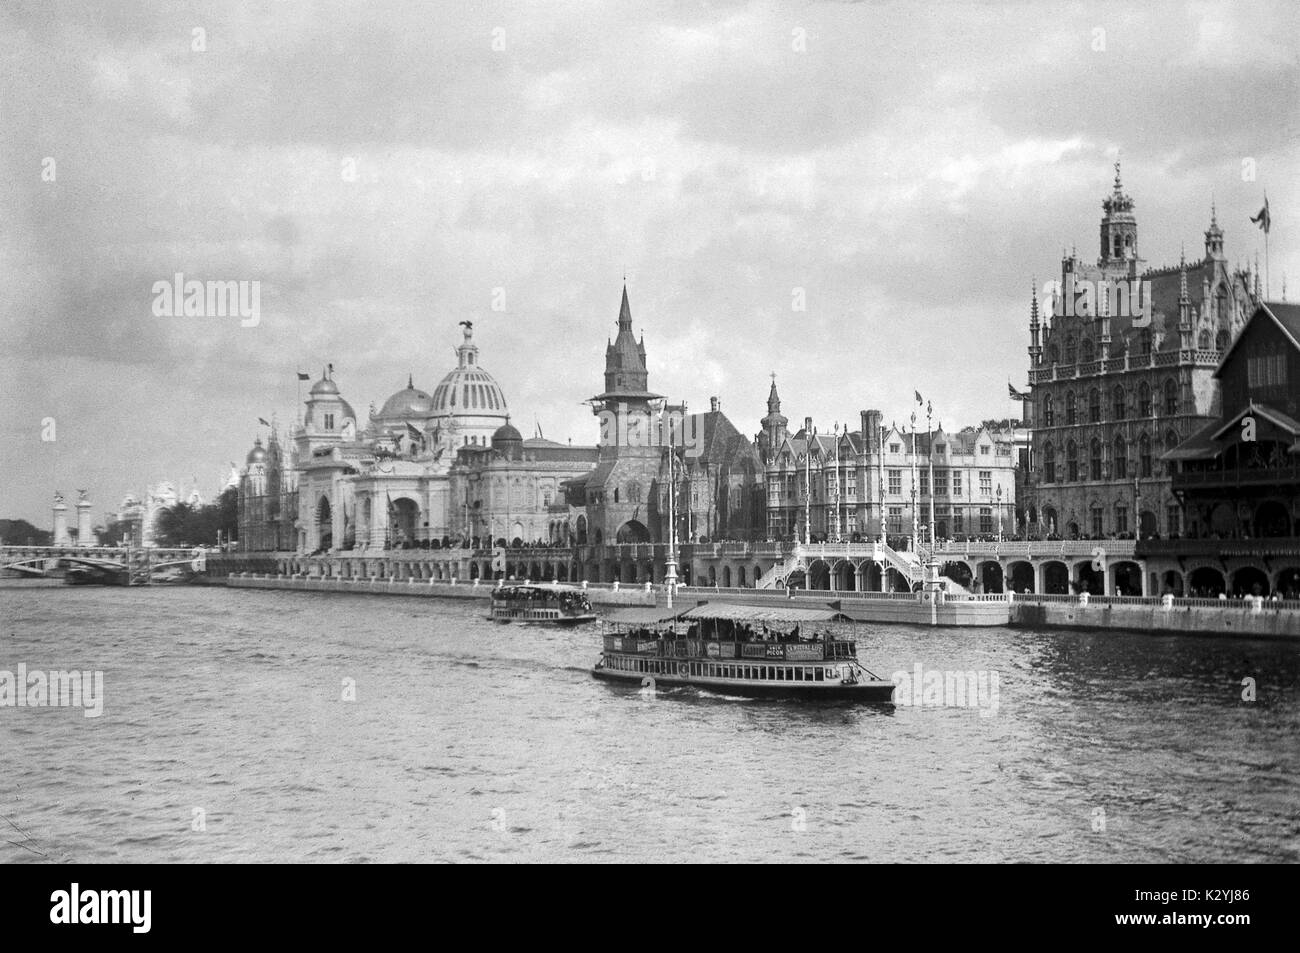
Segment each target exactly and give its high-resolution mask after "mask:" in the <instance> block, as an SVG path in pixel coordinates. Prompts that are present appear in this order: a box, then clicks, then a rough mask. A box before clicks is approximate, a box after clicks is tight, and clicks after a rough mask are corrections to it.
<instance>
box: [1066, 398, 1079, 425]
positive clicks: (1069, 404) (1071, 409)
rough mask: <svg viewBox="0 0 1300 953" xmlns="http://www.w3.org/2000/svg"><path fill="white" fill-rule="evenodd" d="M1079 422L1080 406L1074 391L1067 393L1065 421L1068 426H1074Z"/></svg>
mask: <svg viewBox="0 0 1300 953" xmlns="http://www.w3.org/2000/svg"><path fill="white" fill-rule="evenodd" d="M1078 422H1079V406H1078V401H1077V399H1076V398H1075V396H1074V391H1070V392H1069V393H1067V394H1066V395H1065V423H1066V426H1069V427H1073V426H1074V425H1075V424H1077V423H1078Z"/></svg>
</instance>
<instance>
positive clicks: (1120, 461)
mask: <svg viewBox="0 0 1300 953" xmlns="http://www.w3.org/2000/svg"><path fill="white" fill-rule="evenodd" d="M1115 479H1116V480H1127V479H1128V441H1127V440H1125V439H1124V438H1123V437H1116V438H1115Z"/></svg>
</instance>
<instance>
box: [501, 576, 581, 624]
mask: <svg viewBox="0 0 1300 953" xmlns="http://www.w3.org/2000/svg"><path fill="white" fill-rule="evenodd" d="M488 618H489V619H491V620H493V621H494V622H550V623H554V624H556V625H577V624H579V623H583V622H594V621H595V619H596V613H595V612H593V611H592V608H591V602H590V601H589V600H588V599H587V593H586V591H585V590H583V589H581V588H579V587H578V586H562V585H559V584H558V583H519V584H515V585H508V586H497V587H496V588H495V589H493V590H492V612H491V614H490V615H489V616H488Z"/></svg>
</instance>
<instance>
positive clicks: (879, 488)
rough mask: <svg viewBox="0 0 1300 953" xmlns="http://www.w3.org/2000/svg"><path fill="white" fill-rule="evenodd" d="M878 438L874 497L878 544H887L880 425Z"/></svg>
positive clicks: (883, 438)
mask: <svg viewBox="0 0 1300 953" xmlns="http://www.w3.org/2000/svg"><path fill="white" fill-rule="evenodd" d="M877 432H878V433H879V435H880V439H879V440H878V441H877V443H878V444H879V445H880V446H879V447H878V448H877V453H876V498H877V499H878V500H879V501H880V545H881V546H887V545H889V538H888V536H886V535H885V428H884V427H883V426H881V427H880V428H879V430H878V431H877Z"/></svg>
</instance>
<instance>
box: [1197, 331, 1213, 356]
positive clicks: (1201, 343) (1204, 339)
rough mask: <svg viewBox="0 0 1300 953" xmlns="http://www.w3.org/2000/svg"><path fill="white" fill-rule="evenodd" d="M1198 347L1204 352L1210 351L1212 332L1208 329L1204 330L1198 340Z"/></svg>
mask: <svg viewBox="0 0 1300 953" xmlns="http://www.w3.org/2000/svg"><path fill="white" fill-rule="evenodd" d="M1196 346H1197V347H1199V348H1200V349H1201V350H1202V351H1208V350H1209V349H1210V331H1209V329H1208V328H1202V329H1201V334H1200V336H1199V337H1198V338H1197V339H1196Z"/></svg>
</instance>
